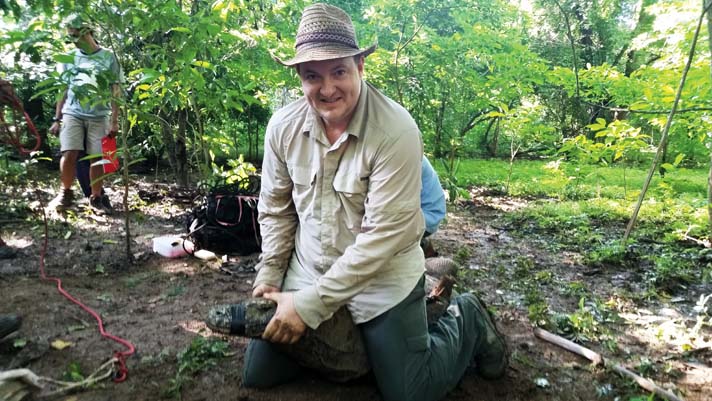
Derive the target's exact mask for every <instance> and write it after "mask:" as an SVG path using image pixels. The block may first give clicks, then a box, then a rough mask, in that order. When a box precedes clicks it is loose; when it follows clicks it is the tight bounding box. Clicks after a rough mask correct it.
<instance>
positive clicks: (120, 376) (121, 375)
mask: <svg viewBox="0 0 712 401" xmlns="http://www.w3.org/2000/svg"><path fill="white" fill-rule="evenodd" d="M42 208H43V209H42V210H43V211H42V217H43V219H44V243H43V245H42V249H41V251H40V276H41V277H42V279H43V280H45V281H54V282H56V283H57V290H58V291H59V292H60V293H61V294H62V295H64V297H65V298H67V299H69V300H70V301H72V302H74V303H75V304H77V305H78V306H79V307H80V308H82V309H84V311H86V312H87V313H89V314H90V315H92V316H93V317H94V319H96V321H97V323H98V324H99V333H101V335H102V337H104V338H108V339H110V340H112V341H114V342H117V343H119V344H121V345H123V346H124V347H126V348H127V350H126V351H116V350H114V358H116V364H117V365H118V366H117V368H118V371H117V372H116V375H115V376H114V382H116V383H121V382H123V381H124V380H126V378H127V377H128V374H129V370H128V369H127V368H126V358H127V357H129V356H131V355H133V353H134V352H135V351H136V348H135V347H134V345H133V344H131V343H130V342H129V341H127V340H124V339H123V338H121V337H117V336H115V335H113V334H111V333H108V332H106V331H105V330H104V322H103V321H102V320H101V316H99V314H98V313H96V312H94V311H93V310H92V309H91V308H89V307H88V306H86V305H84V304H83V303H81V302H80V301H79V300H78V299H76V298H74V297H73V296H71V295H70V294H69V293H68V292H67V291H65V290H64V288H62V280H60V279H59V278H56V277H48V276H47V275H46V274H45V255H46V254H47V242H48V240H47V238H48V236H49V234H48V228H47V215H46V214H45V213H44V207H43V206H42Z"/></svg>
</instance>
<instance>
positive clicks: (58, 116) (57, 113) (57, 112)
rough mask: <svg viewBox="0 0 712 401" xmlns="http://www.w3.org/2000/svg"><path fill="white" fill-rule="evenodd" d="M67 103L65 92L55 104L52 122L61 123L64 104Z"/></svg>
mask: <svg viewBox="0 0 712 401" xmlns="http://www.w3.org/2000/svg"><path fill="white" fill-rule="evenodd" d="M65 101H67V92H66V91H65V92H64V95H62V98H61V99H60V100H59V101H58V102H57V105H56V106H55V107H54V118H53V119H52V121H55V122H57V121H61V120H62V109H63V108H64V102H65Z"/></svg>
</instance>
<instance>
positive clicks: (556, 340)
mask: <svg viewBox="0 0 712 401" xmlns="http://www.w3.org/2000/svg"><path fill="white" fill-rule="evenodd" d="M534 335H535V336H537V337H539V338H541V339H542V340H544V341H548V342H550V343H552V344H555V345H558V346H559V347H561V348H564V349H566V350H568V351H571V352H573V353H574V354H577V355H581V356H582V357H584V358H586V359H588V360H590V361H591V362H593V364H594V365H599V364H600V365H603V366H605V367H606V368H608V369H611V370H613V371H614V372H616V373H618V374H620V375H621V376H625V377H628V378H629V379H633V380H634V381H635V382H636V383H638V385H639V386H640V387H642V388H644V389H646V390H648V391H650V392H651V393H654V394H655V395H657V396H659V397H662V398H665V399H667V400H670V401H684V400H683V399H682V398H680V397H678V396H677V395H675V394H674V393H673V392H672V391H670V390H666V389H664V388H662V387H660V386H658V385H657V384H655V383H654V382H653V381H652V380H650V379H646V378H644V377H642V376H639V375H637V374H635V373H633V372H631V371H630V370H628V369H626V368H624V367H623V366H621V365H619V364H617V363H611V362H609V361H607V360H605V359H604V358H603V357H602V356H601V355H600V354H598V353H596V352H593V351H591V350H590V349H588V348H586V347H582V346H580V345H578V344H576V343H574V342H573V341H569V340H567V339H565V338H563V337H560V336H557V335H556V334H553V333H550V332H548V331H546V330H544V329H540V328H538V327H536V328H535V329H534Z"/></svg>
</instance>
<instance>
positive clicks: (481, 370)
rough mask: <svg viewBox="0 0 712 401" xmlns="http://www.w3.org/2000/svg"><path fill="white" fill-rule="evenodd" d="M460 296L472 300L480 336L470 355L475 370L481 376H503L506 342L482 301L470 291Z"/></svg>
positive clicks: (505, 360)
mask: <svg viewBox="0 0 712 401" xmlns="http://www.w3.org/2000/svg"><path fill="white" fill-rule="evenodd" d="M462 297H467V298H469V299H470V300H471V301H472V302H471V304H472V305H473V306H474V312H475V313H474V318H475V322H476V325H477V329H478V332H479V336H480V337H481V338H480V340H479V341H478V344H477V345H476V346H475V350H474V351H473V355H472V362H473V364H474V367H475V370H476V372H477V373H478V374H479V375H480V376H481V377H482V378H485V379H489V380H492V379H499V378H500V377H502V376H504V373H505V371H506V370H507V366H508V365H509V350H508V349H507V342H506V340H505V338H504V336H503V335H502V333H500V332H499V330H498V329H497V325H496V324H495V323H494V317H493V316H492V314H491V313H490V311H489V310H487V306H486V305H485V304H484V302H482V300H480V299H479V298H478V297H477V296H476V295H474V294H471V293H467V294H463V295H462Z"/></svg>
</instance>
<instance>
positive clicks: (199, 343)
mask: <svg viewBox="0 0 712 401" xmlns="http://www.w3.org/2000/svg"><path fill="white" fill-rule="evenodd" d="M228 347H229V346H228V343H226V342H224V341H218V340H213V339H206V338H204V337H200V336H198V337H195V338H194V339H193V341H192V342H191V343H190V345H189V346H188V347H187V348H185V349H183V350H182V351H180V352H179V353H178V369H177V371H176V375H175V377H174V378H173V379H171V380H170V386H169V387H168V389H167V390H166V395H167V396H169V397H174V398H178V399H180V398H181V390H182V389H183V386H184V385H185V384H187V383H189V382H190V381H191V380H192V377H193V376H195V375H196V374H197V373H199V372H202V371H204V370H206V369H208V368H211V367H213V366H215V365H216V364H217V362H218V360H220V359H222V358H224V357H225V356H226V355H227V350H228Z"/></svg>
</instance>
